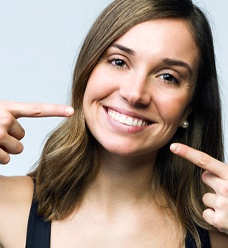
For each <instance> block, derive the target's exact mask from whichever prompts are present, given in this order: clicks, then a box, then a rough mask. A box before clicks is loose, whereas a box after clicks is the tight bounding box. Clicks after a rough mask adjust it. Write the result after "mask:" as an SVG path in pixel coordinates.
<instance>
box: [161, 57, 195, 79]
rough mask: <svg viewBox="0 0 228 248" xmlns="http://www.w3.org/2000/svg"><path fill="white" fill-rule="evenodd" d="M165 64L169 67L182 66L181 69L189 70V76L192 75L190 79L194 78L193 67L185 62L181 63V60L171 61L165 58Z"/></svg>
mask: <svg viewBox="0 0 228 248" xmlns="http://www.w3.org/2000/svg"><path fill="white" fill-rule="evenodd" d="M163 63H164V64H167V65H173V66H181V67H184V68H186V69H187V70H188V72H189V74H190V77H192V76H193V71H192V68H191V66H190V65H189V64H188V63H186V62H184V61H181V60H175V59H169V58H165V59H164V60H163Z"/></svg>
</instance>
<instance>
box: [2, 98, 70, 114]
mask: <svg viewBox="0 0 228 248" xmlns="http://www.w3.org/2000/svg"><path fill="white" fill-rule="evenodd" d="M1 106H2V107H1ZM3 107H4V109H5V110H8V111H9V112H10V113H11V114H12V115H13V116H14V117H15V118H20V117H51V116H53V117H54V116H59V117H68V116H71V115H72V114H73V113H74V109H73V108H72V107H70V106H66V105H62V104H47V103H18V102H17V103H16V102H7V101H1V102H0V108H2V109H3Z"/></svg>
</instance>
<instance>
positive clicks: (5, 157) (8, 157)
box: [0, 152, 10, 165]
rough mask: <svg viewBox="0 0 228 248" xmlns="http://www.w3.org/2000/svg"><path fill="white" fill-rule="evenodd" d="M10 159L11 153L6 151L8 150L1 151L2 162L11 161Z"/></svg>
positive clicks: (0, 160)
mask: <svg viewBox="0 0 228 248" xmlns="http://www.w3.org/2000/svg"><path fill="white" fill-rule="evenodd" d="M9 161H10V156H9V154H8V153H6V152H4V153H3V152H1V153H0V164H3V165H4V164H8V163H9Z"/></svg>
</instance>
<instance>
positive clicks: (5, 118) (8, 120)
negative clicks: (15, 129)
mask: <svg viewBox="0 0 228 248" xmlns="http://www.w3.org/2000/svg"><path fill="white" fill-rule="evenodd" d="M0 120H1V126H3V127H9V126H10V125H11V124H12V123H13V120H14V117H13V116H12V115H10V114H2V115H1V118H0Z"/></svg>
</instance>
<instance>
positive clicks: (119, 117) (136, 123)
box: [108, 109, 149, 127]
mask: <svg viewBox="0 0 228 248" xmlns="http://www.w3.org/2000/svg"><path fill="white" fill-rule="evenodd" d="M108 115H109V116H110V117H111V118H112V119H113V120H115V121H118V122H120V123H122V124H125V125H128V126H133V127H142V126H147V125H148V124H149V123H148V121H145V120H142V119H137V118H132V117H130V116H127V115H124V114H120V113H118V112H116V111H114V110H111V109H109V110H108Z"/></svg>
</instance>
